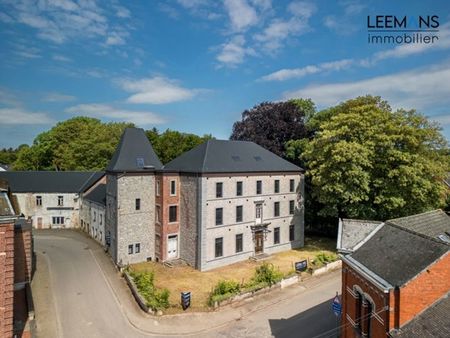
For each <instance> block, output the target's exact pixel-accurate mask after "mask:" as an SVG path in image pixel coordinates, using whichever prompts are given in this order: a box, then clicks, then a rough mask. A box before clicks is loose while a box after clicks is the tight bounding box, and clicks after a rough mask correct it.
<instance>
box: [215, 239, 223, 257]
mask: <svg viewBox="0 0 450 338" xmlns="http://www.w3.org/2000/svg"><path fill="white" fill-rule="evenodd" d="M215 244H216V245H215V250H214V251H215V256H216V258H217V257H222V256H223V237H219V238H216V243H215Z"/></svg>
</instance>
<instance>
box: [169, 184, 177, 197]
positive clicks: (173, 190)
mask: <svg viewBox="0 0 450 338" xmlns="http://www.w3.org/2000/svg"><path fill="white" fill-rule="evenodd" d="M176 194H177V181H176V180H171V181H170V196H176Z"/></svg>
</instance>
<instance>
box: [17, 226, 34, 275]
mask: <svg viewBox="0 0 450 338" xmlns="http://www.w3.org/2000/svg"><path fill="white" fill-rule="evenodd" d="M14 253H15V255H14V282H15V283H20V282H29V281H30V280H31V263H32V262H31V261H32V237H31V228H30V229H27V230H22V229H16V231H15V235H14Z"/></svg>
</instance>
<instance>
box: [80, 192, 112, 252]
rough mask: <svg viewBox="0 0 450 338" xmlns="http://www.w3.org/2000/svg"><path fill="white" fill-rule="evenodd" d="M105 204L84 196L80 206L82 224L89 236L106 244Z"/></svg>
mask: <svg viewBox="0 0 450 338" xmlns="http://www.w3.org/2000/svg"><path fill="white" fill-rule="evenodd" d="M105 209H106V208H105V206H104V205H102V204H99V203H96V202H94V201H90V200H88V199H86V198H83V201H82V203H81V208H80V226H81V229H82V230H83V231H85V232H86V233H87V234H89V236H91V237H92V238H93V239H95V240H96V241H97V242H99V243H100V244H101V245H105Z"/></svg>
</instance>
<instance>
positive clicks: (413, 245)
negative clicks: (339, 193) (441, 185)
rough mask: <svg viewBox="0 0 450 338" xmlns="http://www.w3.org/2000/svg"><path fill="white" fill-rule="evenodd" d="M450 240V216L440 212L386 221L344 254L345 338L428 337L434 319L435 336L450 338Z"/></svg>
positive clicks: (343, 335)
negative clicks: (449, 311)
mask: <svg viewBox="0 0 450 338" xmlns="http://www.w3.org/2000/svg"><path fill="white" fill-rule="evenodd" d="M449 236H450V217H449V216H447V215H446V214H445V213H444V212H443V211H441V210H436V211H432V212H427V213H424V214H419V215H413V216H409V217H404V218H399V219H394V220H389V221H386V222H385V223H384V224H383V225H382V226H380V227H378V230H377V231H376V232H371V233H370V236H369V238H367V239H366V240H365V241H364V243H363V244H362V245H361V246H360V247H359V248H357V249H356V250H355V251H354V252H352V253H351V254H348V255H346V256H342V262H343V264H342V303H343V317H342V326H341V327H342V332H341V333H342V337H344V338H348V337H397V336H401V337H426V336H430V335H428V333H427V327H426V325H424V324H423V323H425V322H426V321H427V320H429V321H431V322H433V318H435V320H436V321H437V322H438V323H440V324H439V327H441V330H440V331H437V332H438V334H437V335H436V333H435V335H433V337H448V336H450V316H444V317H442V313H443V310H442V309H445V308H448V306H449V305H448V302H449V299H448V294H449V292H450V254H449V249H450V238H449ZM430 327H431V326H430ZM403 332H409V334H404V333H403Z"/></svg>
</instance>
